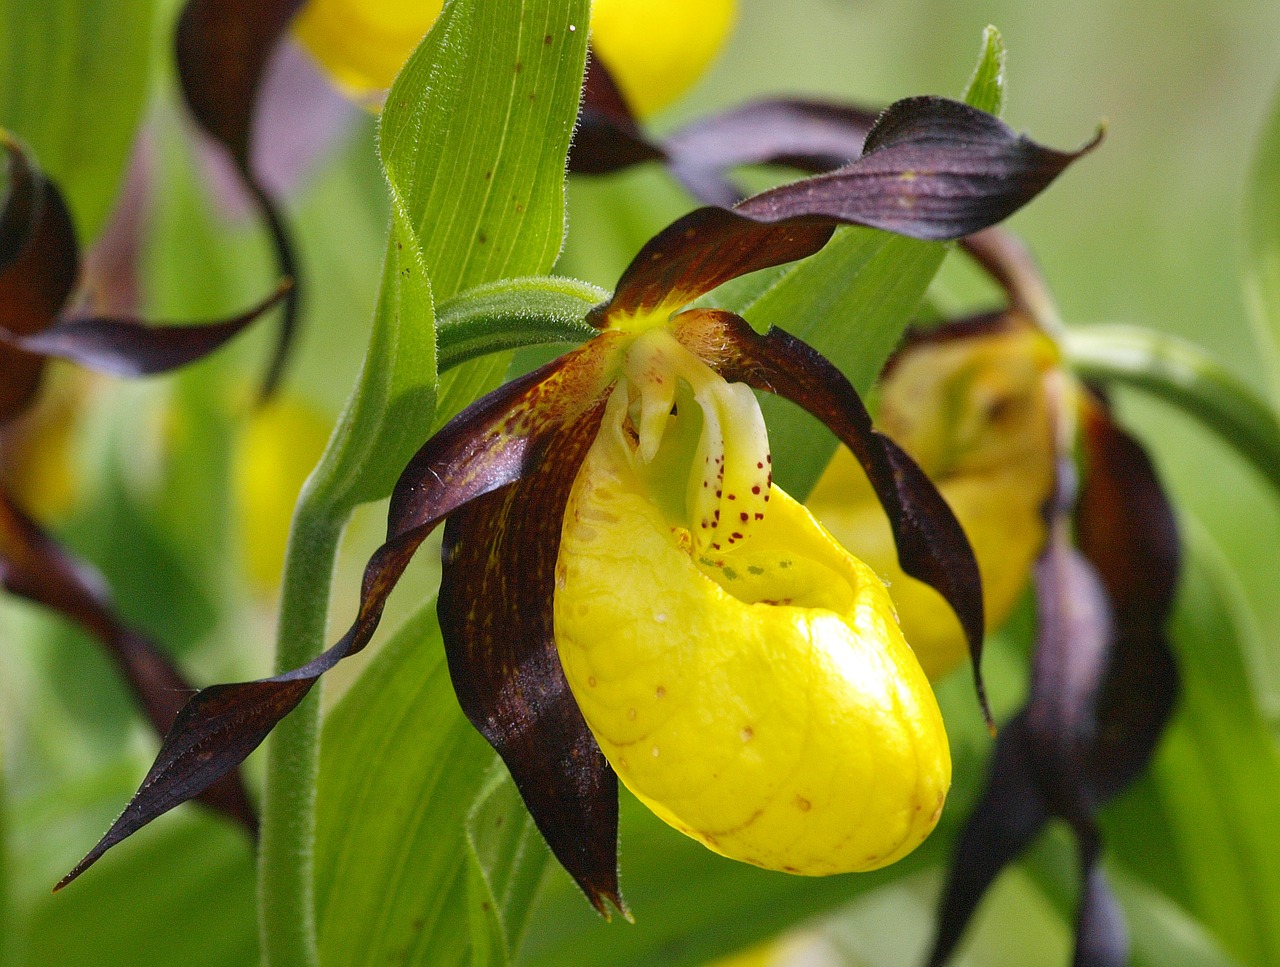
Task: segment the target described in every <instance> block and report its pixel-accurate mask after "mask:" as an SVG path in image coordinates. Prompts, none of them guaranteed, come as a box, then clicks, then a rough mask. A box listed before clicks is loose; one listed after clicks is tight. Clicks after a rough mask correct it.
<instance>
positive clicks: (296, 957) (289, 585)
mask: <svg viewBox="0 0 1280 967" xmlns="http://www.w3.org/2000/svg"><path fill="white" fill-rule="evenodd" d="M345 522H346V514H345V513H338V512H335V511H334V509H333V508H332V506H331V505H330V504H329V503H328V502H326V501H322V500H318V499H316V497H315V492H314V491H312V490H311V488H310V487H308V488H306V489H304V491H303V495H302V497H301V499H300V500H299V503H298V509H297V512H296V513H295V514H294V518H293V526H292V528H291V530H290V533H289V550H288V553H287V555H286V559H285V569H284V586H283V589H282V591H281V599H280V624H279V631H278V638H277V645H276V671H277V672H281V671H286V670H288V669H291V668H297V667H298V666H299V665H303V664H306V663H307V662H308V661H310V660H311V659H312V658H314V657H315V656H316V655H318V654H319V653H320V652H321V651H322V650H323V649H324V646H325V633H326V618H327V616H328V611H329V592H330V586H331V584H332V582H333V567H334V560H335V558H336V557H337V553H338V541H339V539H340V537H341V536H342V528H343V526H344V524H345ZM319 750H320V692H319V689H317V690H315V691H313V692H312V693H311V694H310V695H308V696H307V697H306V699H304V700H303V702H302V703H301V704H300V705H299V706H298V707H297V708H296V709H295V710H294V711H293V712H292V713H291V714H290V715H289V716H288V717H287V718H286V719H284V721H282V722H281V723H280V724H279V725H278V726H276V729H275V731H274V732H273V733H272V736H271V739H270V742H269V745H268V749H267V783H266V791H265V793H264V795H263V800H262V839H261V846H260V849H259V855H258V926H259V930H260V933H261V944H262V963H263V964H264V965H266V967H317V965H318V963H319V953H318V949H317V945H316V924H315V899H314V896H315V883H314V876H313V868H314V863H315V856H314V848H315V801H316V775H317V772H318V771H319Z"/></svg>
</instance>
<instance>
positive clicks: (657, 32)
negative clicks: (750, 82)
mask: <svg viewBox="0 0 1280 967" xmlns="http://www.w3.org/2000/svg"><path fill="white" fill-rule="evenodd" d="M736 14H737V0H594V2H593V3H592V4H591V44H592V47H593V48H594V49H595V52H596V55H597V56H598V57H599V58H600V59H601V60H602V61H604V64H605V66H606V67H608V68H609V72H610V73H611V74H612V75H613V78H614V80H615V81H617V83H618V86H619V87H620V88H622V93H623V94H624V95H626V98H627V101H628V103H630V105H631V107H632V109H633V110H634V111H635V112H636V113H637V114H638V115H640V116H641V117H644V116H645V115H648V114H652V113H653V112H654V111H656V110H658V109H659V108H661V107H665V106H666V105H667V104H669V103H671V102H672V101H674V100H675V99H676V98H677V97H679V96H680V95H681V94H682V93H684V92H685V91H686V90H688V89H689V87H691V86H692V85H693V82H694V81H696V80H697V79H698V78H699V77H701V76H702V74H703V72H704V71H706V69H707V68H708V67H709V66H710V65H711V61H712V60H713V59H714V58H715V56H716V54H718V53H719V52H720V48H721V47H723V46H724V43H725V40H726V38H727V37H728V36H729V31H730V29H732V27H733V21H734V18H735V16H736Z"/></svg>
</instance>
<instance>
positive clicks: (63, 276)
mask: <svg viewBox="0 0 1280 967" xmlns="http://www.w3.org/2000/svg"><path fill="white" fill-rule="evenodd" d="M3 146H4V148H5V151H6V153H7V155H8V168H9V194H8V197H7V198H6V199H5V207H4V211H3V212H0V329H7V330H9V331H10V332H14V333H21V334H27V333H32V332H37V331H39V330H41V329H44V328H46V327H47V326H49V325H51V324H52V323H53V321H54V319H55V318H57V315H58V313H59V312H60V311H61V310H62V307H63V305H65V304H66V301H67V299H68V298H69V297H70V295H71V292H72V290H73V289H74V288H75V284H76V277H77V276H78V274H79V271H80V252H79V246H78V244H77V242H76V233H75V228H74V226H73V225H72V223H71V214H70V212H68V211H67V206H66V203H65V202H64V201H63V199H62V193H61V192H60V191H58V188H57V186H56V185H54V184H53V183H52V182H50V181H48V180H47V179H46V178H45V177H44V176H43V175H42V174H40V172H39V171H37V170H36V169H35V168H34V166H33V165H32V164H31V161H30V159H29V158H28V157H27V155H26V152H25V151H24V150H23V149H22V147H21V145H19V144H18V143H17V142H16V141H14V140H12V139H11V138H9V137H7V136H5V137H4V139H3ZM43 368H44V361H43V360H42V359H40V358H38V357H36V356H33V355H31V354H29V353H25V352H22V351H20V350H18V349H17V348H15V347H13V346H7V345H0V423H4V422H6V421H8V420H10V419H12V418H13V417H14V416H16V415H17V414H18V413H20V412H21V411H22V410H23V409H24V408H25V407H26V406H27V404H28V403H30V401H31V399H32V397H33V396H34V395H35V391H36V388H37V387H38V386H39V383H40V374H41V372H42V371H43Z"/></svg>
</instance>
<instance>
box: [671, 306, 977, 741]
mask: <svg viewBox="0 0 1280 967" xmlns="http://www.w3.org/2000/svg"><path fill="white" fill-rule="evenodd" d="M675 331H676V337H677V338H678V339H680V340H681V341H682V342H683V343H684V344H685V345H686V346H688V347H689V348H690V349H691V350H692V351H693V352H694V353H696V354H697V355H698V356H699V357H701V358H702V359H703V360H705V361H706V362H707V363H709V364H710V365H711V366H712V368H714V369H715V370H716V371H717V372H718V373H719V374H720V375H721V376H723V377H724V378H725V379H727V380H729V381H731V382H742V383H746V384H747V385H748V386H750V387H752V388H753V389H758V390H764V391H765V392H769V393H774V394H776V395H778V396H781V397H784V398H785V399H788V400H791V401H792V402H793V403H795V404H797V405H798V406H801V407H803V408H804V409H805V410H807V411H808V412H809V413H811V414H813V416H815V417H817V418H818V419H819V420H821V421H822V423H823V424H825V425H826V426H827V428H828V429H830V430H831V432H832V433H834V434H835V435H836V438H837V439H839V440H840V442H841V443H843V444H844V445H845V446H847V447H848V448H849V449H850V450H851V451H852V452H853V455H854V456H855V457H856V458H857V459H858V462H859V463H860V464H862V468H863V470H865V471H866V474H867V477H868V479H869V480H870V481H871V486H872V487H873V489H874V490H875V492H876V496H877V497H878V498H879V499H880V503H881V505H882V506H883V507H884V509H885V513H886V514H887V515H888V517H889V524H890V527H891V528H892V530H893V539H894V543H895V544H896V546H897V549H898V563H899V564H900V565H901V567H902V570H903V571H904V572H906V573H907V574H909V575H911V577H913V578H915V579H916V580H918V581H923V582H924V583H925V584H928V585H929V586H930V587H932V588H934V589H935V590H936V591H937V592H938V593H939V594H941V595H942V596H943V598H945V599H946V601H947V603H948V604H950V605H951V608H952V610H953V611H955V613H956V617H957V618H958V619H959V621H960V626H961V628H963V629H964V633H965V638H966V639H967V640H968V643H969V654H970V656H971V659H972V662H973V675H974V684H975V686H976V688H977V692H978V700H979V703H980V704H981V706H982V712H983V715H984V716H985V717H986V720H987V723H988V725H990V723H991V712H990V709H989V708H988V706H987V696H986V689H985V687H984V685H983V682H982V668H981V662H982V640H983V635H984V622H983V604H982V579H981V577H980V576H979V573H978V562H977V560H976V559H975V558H974V556H973V548H972V547H970V545H969V539H968V538H967V537H966V536H965V533H964V529H963V528H962V527H961V526H960V522H959V521H958V520H956V517H955V514H953V513H952V511H951V508H950V507H949V506H948V505H947V502H946V501H945V500H943V498H942V495H941V494H939V493H938V488H937V487H935V486H934V484H933V481H931V480H930V479H929V478H928V477H927V476H925V474H924V471H922V470H921V469H920V468H919V467H918V466H917V465H916V462H915V461H914V460H912V459H911V457H910V456H908V455H907V453H906V452H905V451H903V450H902V448H901V447H899V446H898V445H897V444H896V443H894V442H893V441H892V440H891V439H889V438H888V437H887V436H885V435H884V434H882V433H879V432H877V431H876V430H875V429H874V427H873V426H872V425H871V416H870V415H869V414H868V413H867V409H866V407H865V406H864V405H863V403H862V400H861V398H859V396H858V392H857V390H855V389H854V388H853V386H852V384H850V382H849V381H848V380H847V379H846V378H845V376H844V374H843V373H841V372H840V370H839V369H837V368H836V367H835V366H834V365H832V364H831V363H830V362H828V361H827V359H826V357H824V356H823V355H822V354H821V353H819V352H818V351H817V350H816V349H814V348H813V347H812V346H809V345H808V344H807V343H804V342H802V341H801V340H799V339H797V338H796V337H794V336H792V335H790V334H789V333H786V332H784V331H783V330H781V329H778V328H776V327H775V328H774V329H771V330H769V332H768V333H767V334H765V335H763V336H762V335H760V334H759V333H757V332H756V331H755V330H754V329H752V328H751V326H750V325H749V324H748V323H747V321H746V320H745V319H743V318H742V317H741V316H736V315H734V314H733V313H731V312H724V311H720V310H714V309H696V310H691V311H689V312H686V313H683V314H681V315H680V316H678V317H677V318H676V320H675ZM854 550H855V551H856V548H855V549H854Z"/></svg>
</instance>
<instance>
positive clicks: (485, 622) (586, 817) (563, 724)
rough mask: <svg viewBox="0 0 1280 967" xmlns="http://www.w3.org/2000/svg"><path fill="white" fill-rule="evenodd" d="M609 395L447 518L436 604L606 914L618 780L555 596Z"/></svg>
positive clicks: (481, 713)
mask: <svg viewBox="0 0 1280 967" xmlns="http://www.w3.org/2000/svg"><path fill="white" fill-rule="evenodd" d="M603 410H604V402H603V400H602V401H601V402H600V403H598V404H597V405H596V406H595V407H594V408H593V409H591V410H589V411H587V412H586V413H585V414H583V415H582V416H581V417H580V418H579V419H578V420H577V422H575V423H573V424H570V425H568V426H565V427H564V428H563V429H562V430H560V431H559V432H558V433H556V434H555V436H554V437H553V438H552V439H551V440H550V450H551V452H553V453H554V454H555V457H554V459H548V460H543V461H542V462H541V463H540V465H539V466H538V468H537V469H536V470H534V471H533V472H532V473H530V474H528V475H526V476H525V477H524V478H523V479H522V480H520V481H519V482H518V483H515V484H511V485H509V486H507V487H504V488H503V489H501V490H498V491H495V492H493V493H491V494H488V495H486V496H484V497H481V498H480V499H478V500H475V501H473V502H472V503H470V504H468V505H466V506H465V507H463V508H461V509H459V510H458V511H456V512H455V513H454V514H453V515H452V516H451V517H450V518H449V521H448V523H447V524H446V525H445V532H444V550H443V561H444V569H443V576H442V580H441V585H440V596H439V599H438V603H437V609H438V611H439V616H440V628H441V631H442V632H443V634H444V645H445V653H446V654H447V655H448V659H449V671H450V674H451V675H452V678H453V686H454V691H455V692H456V693H457V695H458V702H459V703H460V704H461V706H462V709H463V711H464V712H465V713H466V715H467V718H469V719H470V720H471V722H472V724H474V725H475V727H476V728H477V729H478V730H479V731H480V733H481V734H482V735H484V737H485V738H486V739H487V740H488V741H489V744H490V745H492V746H493V747H494V749H495V750H497V752H498V754H499V755H501V756H502V759H503V761H504V762H505V763H506V765H507V769H508V770H509V771H510V773H511V777H512V779H514V780H515V783H516V786H517V788H519V790H520V794H521V795H522V796H523V797H524V801H525V803H526V805H527V806H528V808H529V812H530V814H531V815H532V816H533V819H534V821H535V822H536V823H537V825H538V829H539V830H541V832H542V835H543V838H544V839H545V840H546V841H547V844H548V845H549V846H550V847H551V851H552V853H554V854H555V856H556V858H557V859H558V860H559V861H560V864H561V865H562V866H563V867H564V868H565V869H566V870H568V871H569V873H570V874H571V875H572V876H573V878H574V879H575V880H576V881H577V883H578V885H579V886H580V887H581V888H582V890H583V892H584V893H585V894H586V895H587V898H588V899H589V900H590V901H591V903H592V905H593V906H594V907H595V908H596V909H597V910H598V911H599V912H600V913H601V915H603V916H604V917H605V918H606V919H607V918H608V917H609V908H608V905H607V904H608V903H612V904H613V905H614V906H615V907H617V908H618V909H619V910H620V911H623V912H624V913H625V908H624V907H623V903H622V897H621V895H620V894H619V892H618V865H617V864H618V783H617V778H616V777H615V775H614V773H613V770H612V769H611V768H610V766H609V763H608V762H607V761H606V760H605V758H604V755H603V753H601V751H600V748H599V746H598V745H597V744H596V740H595V737H594V736H593V735H592V734H591V730H590V729H588V728H587V723H586V721H585V720H584V719H583V717H582V713H581V712H580V711H579V710H578V705H577V703H576V701H575V700H574V697H573V693H572V692H571V691H570V690H569V683H568V682H567V681H566V679H565V676H564V671H563V669H562V668H561V666H560V657H559V655H558V653H557V651H556V642H555V634H554V614H553V606H552V604H553V599H554V595H555V570H556V558H557V555H558V554H559V549H560V530H561V526H562V520H563V518H564V512H565V506H566V503H567V501H568V499H569V492H570V490H571V489H572V487H573V482H574V479H575V478H576V477H577V474H578V469H579V467H580V466H581V465H582V461H583V459H584V458H585V457H586V454H587V450H588V449H589V448H590V446H591V443H592V441H593V440H594V439H595V436H596V431H597V430H598V429H599V426H600V418H601V415H602V413H603Z"/></svg>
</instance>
